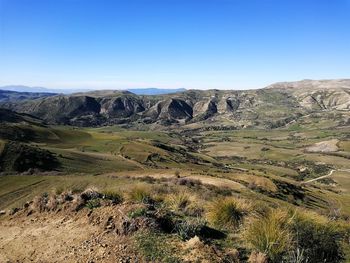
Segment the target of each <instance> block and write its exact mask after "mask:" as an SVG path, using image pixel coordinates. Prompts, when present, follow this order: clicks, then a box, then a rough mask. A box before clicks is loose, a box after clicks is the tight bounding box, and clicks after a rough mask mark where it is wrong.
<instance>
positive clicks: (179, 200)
mask: <svg viewBox="0 0 350 263" xmlns="http://www.w3.org/2000/svg"><path fill="white" fill-rule="evenodd" d="M165 203H166V204H167V206H168V207H169V208H170V209H171V210H174V211H178V210H183V209H185V208H186V207H187V206H188V205H189V204H190V203H191V196H190V195H189V194H188V193H187V192H185V191H182V192H179V193H173V194H169V195H168V196H166V199H165Z"/></svg>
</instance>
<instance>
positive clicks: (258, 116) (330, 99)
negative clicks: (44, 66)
mask: <svg viewBox="0 0 350 263" xmlns="http://www.w3.org/2000/svg"><path fill="white" fill-rule="evenodd" d="M349 90H350V80H323V81H311V80H306V81H300V82H290V83H276V84H273V85H271V86H269V87H267V88H264V89H258V90H247V91H237V90H230V91H228V90H226V91H225V90H208V91H202V90H189V91H184V92H181V93H176V94H169V95H157V96H139V95H135V94H133V93H130V92H126V91H124V92H123V91H92V92H86V93H76V94H72V95H58V96H52V97H48V98H41V99H37V100H25V101H22V102H13V103H6V102H2V103H1V104H0V105H1V107H5V108H9V109H12V110H15V111H18V112H24V113H29V114H32V115H34V116H36V117H39V118H42V119H43V120H45V121H47V122H49V123H52V124H68V125H76V126H101V125H111V124H124V125H126V126H129V127H130V126H132V127H134V128H141V129H142V127H143V126H144V125H147V126H148V128H153V129H158V128H159V127H164V126H169V125H173V126H181V127H186V128H196V127H199V126H200V127H202V128H203V127H208V126H229V127H231V128H232V129H240V128H245V127H257V128H274V127H281V126H283V125H286V124H287V123H290V122H292V121H295V120H297V119H298V118H300V117H301V116H305V115H307V114H310V113H317V112H322V111H349V109H350V94H349V93H350V91H349ZM340 121H347V120H346V119H342V120H340Z"/></svg>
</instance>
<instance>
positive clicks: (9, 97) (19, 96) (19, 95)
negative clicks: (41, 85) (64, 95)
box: [0, 89, 56, 102]
mask: <svg viewBox="0 0 350 263" xmlns="http://www.w3.org/2000/svg"><path fill="white" fill-rule="evenodd" d="M54 95H56V93H49V92H17V91H10V90H1V89H0V102H17V101H23V100H34V99H39V98H46V97H50V96H54Z"/></svg>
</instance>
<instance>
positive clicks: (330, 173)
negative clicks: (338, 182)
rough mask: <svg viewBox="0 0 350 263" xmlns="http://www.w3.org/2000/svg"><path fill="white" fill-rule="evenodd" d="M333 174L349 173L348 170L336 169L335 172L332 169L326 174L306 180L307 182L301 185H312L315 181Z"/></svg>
mask: <svg viewBox="0 0 350 263" xmlns="http://www.w3.org/2000/svg"><path fill="white" fill-rule="evenodd" d="M334 172H348V173H350V169H337V170H334V169H333V170H331V171H330V172H329V173H328V174H326V175H322V176H320V177H317V178H314V179H310V180H307V181H305V182H303V184H308V183H312V182H315V181H318V180H321V179H324V178H327V177H330V176H331V175H332V174H333V173H334Z"/></svg>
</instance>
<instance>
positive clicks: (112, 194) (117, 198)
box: [102, 191, 124, 204]
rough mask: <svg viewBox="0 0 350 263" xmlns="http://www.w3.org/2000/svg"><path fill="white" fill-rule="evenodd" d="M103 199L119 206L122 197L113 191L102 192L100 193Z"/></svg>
mask: <svg viewBox="0 0 350 263" xmlns="http://www.w3.org/2000/svg"><path fill="white" fill-rule="evenodd" d="M102 195H103V198H104V199H108V200H111V201H112V203H113V204H120V203H122V202H123V200H124V198H123V196H122V195H121V194H120V193H118V192H115V191H104V192H103V193H102Z"/></svg>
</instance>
